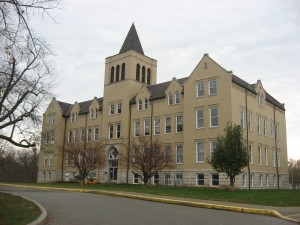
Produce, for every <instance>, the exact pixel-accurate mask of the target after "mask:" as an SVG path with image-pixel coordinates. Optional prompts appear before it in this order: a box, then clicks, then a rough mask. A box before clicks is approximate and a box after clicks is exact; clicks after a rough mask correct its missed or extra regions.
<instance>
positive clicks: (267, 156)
mask: <svg viewBox="0 0 300 225" xmlns="http://www.w3.org/2000/svg"><path fill="white" fill-rule="evenodd" d="M265 165H266V166H268V165H269V149H268V147H265Z"/></svg>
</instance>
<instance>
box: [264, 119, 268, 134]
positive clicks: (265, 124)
mask: <svg viewBox="0 0 300 225" xmlns="http://www.w3.org/2000/svg"><path fill="white" fill-rule="evenodd" d="M264 135H265V136H267V120H266V119H264Z"/></svg>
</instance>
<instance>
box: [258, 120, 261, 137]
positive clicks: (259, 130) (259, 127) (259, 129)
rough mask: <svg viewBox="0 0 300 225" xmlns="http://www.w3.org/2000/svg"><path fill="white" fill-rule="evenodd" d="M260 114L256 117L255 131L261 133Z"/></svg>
mask: <svg viewBox="0 0 300 225" xmlns="http://www.w3.org/2000/svg"><path fill="white" fill-rule="evenodd" d="M260 122H261V121H260V116H258V117H257V133H259V134H261V126H260Z"/></svg>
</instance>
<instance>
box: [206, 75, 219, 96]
mask: <svg viewBox="0 0 300 225" xmlns="http://www.w3.org/2000/svg"><path fill="white" fill-rule="evenodd" d="M208 85H209V95H217V80H216V79H213V80H210V81H208Z"/></svg>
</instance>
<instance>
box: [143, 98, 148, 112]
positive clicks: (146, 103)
mask: <svg viewBox="0 0 300 225" xmlns="http://www.w3.org/2000/svg"><path fill="white" fill-rule="evenodd" d="M144 109H145V110H146V109H148V99H146V98H145V99H144Z"/></svg>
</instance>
